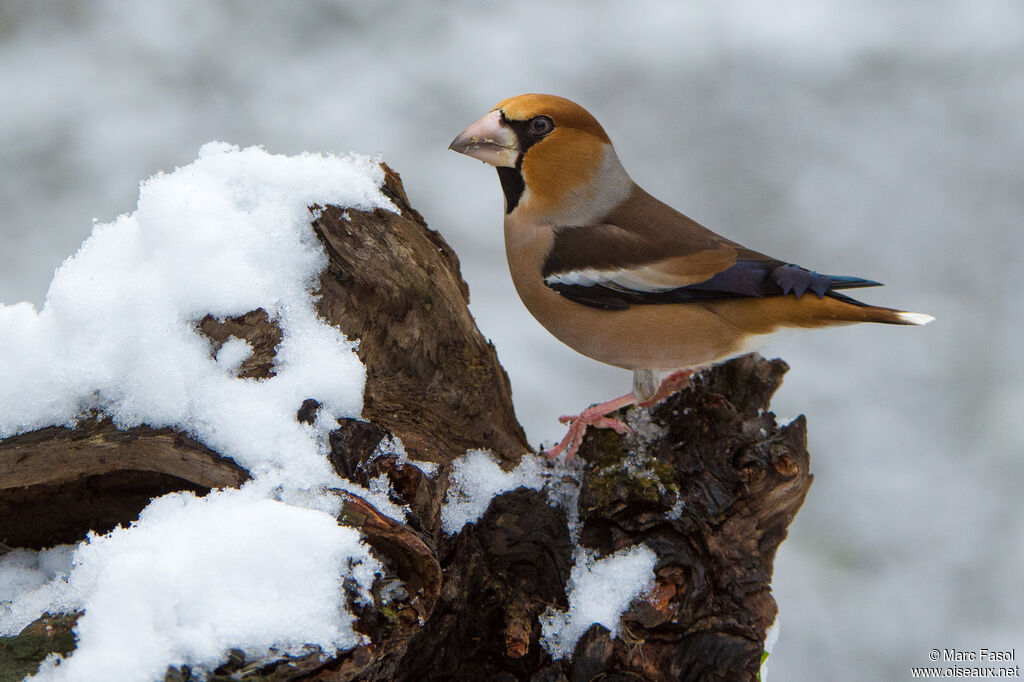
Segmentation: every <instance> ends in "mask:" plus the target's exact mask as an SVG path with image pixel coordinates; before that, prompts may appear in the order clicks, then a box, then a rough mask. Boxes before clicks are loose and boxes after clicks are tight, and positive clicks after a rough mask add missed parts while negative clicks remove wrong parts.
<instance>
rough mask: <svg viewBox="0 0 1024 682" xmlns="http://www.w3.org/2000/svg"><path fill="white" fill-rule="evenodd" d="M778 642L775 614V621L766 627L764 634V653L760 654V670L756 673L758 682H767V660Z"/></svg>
mask: <svg viewBox="0 0 1024 682" xmlns="http://www.w3.org/2000/svg"><path fill="white" fill-rule="evenodd" d="M778 641H779V614H778V613H776V614H775V620H773V621H772V624H771V625H769V626H768V630H767V632H765V633H764V653H762V654H761V669H760V670H759V671H758V673H757V679H758V682H768V659H769V658H770V657H771V655H772V651H773V650H774V649H775V644H776V642H778Z"/></svg>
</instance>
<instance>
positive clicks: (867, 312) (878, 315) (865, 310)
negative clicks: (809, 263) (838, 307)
mask: <svg viewBox="0 0 1024 682" xmlns="http://www.w3.org/2000/svg"><path fill="white" fill-rule="evenodd" d="M826 296H828V297H829V298H834V299H836V300H839V301H842V302H843V303H850V304H852V305H855V306H858V307H859V308H860V309H861V311H860V312H861V313H862V315H863V320H864V321H865V322H881V323H882V324H912V325H917V326H921V325H925V324H928V323H929V322H931V321H933V320H934V319H935V317H933V316H932V315H929V314H927V313H908V312H907V311H905V310H896V309H895V308H881V307H878V306H873V305H868V304H867V303H862V302H860V301H858V300H857V299H855V298H850V297H849V296H846V295H844V294H840V293H836V292H834V291H829V292H828V293H827V294H826Z"/></svg>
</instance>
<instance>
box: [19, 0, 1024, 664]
mask: <svg viewBox="0 0 1024 682" xmlns="http://www.w3.org/2000/svg"><path fill="white" fill-rule="evenodd" d="M584 7H585V9H583V8H584ZM523 92H550V93H555V94H559V95H563V96H566V97H569V98H571V99H574V100H576V101H578V102H580V103H581V104H583V105H584V106H586V107H587V108H588V109H589V110H590V111H591V112H592V113H594V114H595V116H597V118H598V119H599V120H600V121H601V122H602V124H603V125H604V126H605V128H606V130H607V131H608V133H609V134H610V135H611V137H612V139H613V141H614V142H615V144H616V149H617V151H618V153H619V156H620V158H621V159H622V161H623V163H624V164H625V166H626V168H627V169H628V170H629V171H630V173H631V174H632V176H633V177H634V179H635V180H637V182H639V183H640V184H641V185H642V186H644V187H645V188H646V189H647V190H648V191H650V192H651V193H653V194H654V195H655V196H658V197H659V198H662V199H664V200H666V201H667V202H669V203H670V204H672V205H674V206H676V207H677V208H680V209H681V210H683V211H684V212H686V213H687V214H689V215H691V216H692V217H694V218H695V219H697V220H699V221H701V222H703V223H704V224H706V225H708V226H709V227H711V228H712V229H714V230H716V231H719V232H722V233H723V234H725V235H727V236H729V237H731V238H733V239H736V240H738V241H740V242H742V243H744V244H747V245H749V246H751V247H752V248H755V249H758V250H761V251H764V252H766V253H769V254H772V255H775V256H778V257H781V258H785V259H789V260H793V261H795V262H798V263H801V264H803V265H806V266H809V267H812V268H814V269H817V270H819V271H821V272H829V273H833V272H834V273H838V274H850V275H861V276H865V277H869V278H873V279H877V280H880V281H883V282H885V283H886V284H887V285H888V286H887V287H886V288H884V289H876V290H871V291H867V292H866V293H865V295H864V296H863V298H865V299H866V300H868V301H870V302H874V303H880V304H884V305H891V306H896V307H901V308H905V309H909V310H914V311H920V312H927V313H931V314H933V315H935V316H936V317H937V318H938V320H937V321H936V322H935V323H933V324H932V325H930V326H928V327H926V328H920V329H919V328H913V329H908V328H890V327H878V326H875V327H867V326H865V327H858V328H848V329H841V330H836V331H829V332H815V333H813V334H807V335H803V336H798V337H795V338H793V339H789V340H786V341H785V342H783V343H779V344H778V345H776V346H773V347H771V348H769V349H767V350H766V351H765V354H766V355H778V356H781V357H783V358H785V359H786V360H787V362H789V363H790V364H791V366H792V370H791V371H790V373H789V375H788V377H787V380H786V384H785V386H784V387H783V389H782V390H781V391H780V393H779V395H778V396H777V398H776V400H775V407H776V412H777V413H778V414H779V415H780V416H782V417H786V418H789V417H794V416H796V415H797V414H798V413H801V412H802V413H805V414H806V415H807V416H808V419H809V424H810V440H811V443H810V445H811V454H812V468H813V471H814V473H815V474H816V477H817V478H816V480H815V483H814V486H813V487H812V489H811V493H810V496H809V497H808V500H807V503H806V504H805V506H804V508H803V511H802V512H801V513H800V515H799V516H798V517H797V520H796V522H795V524H794V526H793V528H792V533H791V536H790V539H789V541H787V542H786V543H784V544H783V545H782V548H781V550H780V552H779V557H778V561H777V565H776V575H775V590H776V598H777V599H778V602H779V606H780V609H781V624H782V631H781V637H780V639H779V643H778V645H777V648H776V651H775V653H774V654H773V655H772V661H771V665H770V668H771V675H772V678H773V679H776V680H784V681H785V680H819V679H830V680H869V679H871V680H877V679H889V680H898V679H909V677H910V673H909V668H910V666H912V665H913V666H919V665H928V660H927V654H928V652H929V651H930V650H931V649H932V648H940V649H941V648H953V647H956V648H959V649H972V648H981V647H987V648H989V649H996V648H1001V647H1003V648H1009V647H1011V646H1015V647H1017V651H1018V652H1020V651H1021V650H1022V649H1024V618H1022V617H1021V615H1020V607H1021V604H1022V599H1024V514H1021V513H1020V502H1021V499H1022V493H1021V491H1022V490H1024V452H1022V450H1024V447H1022V444H1024V417H1022V416H1021V414H1022V412H1024V391H1022V389H1021V388H1020V387H1021V385H1022V382H1024V368H1022V365H1021V363H1020V359H1019V349H1020V347H1021V339H1022V337H1024V305H1022V303H1021V301H1022V300H1024V299H1022V298H1021V293H1020V291H1019V289H1020V286H1019V285H1020V273H1021V272H1022V268H1024V246H1022V244H1024V241H1022V240H1021V238H1020V236H1019V233H1020V227H1019V224H1020V221H1021V218H1022V216H1024V173H1022V170H1024V169H1022V166H1024V4H1021V3H1020V2H1019V1H1018V0H1002V1H1000V0H980V1H979V0H928V1H925V0H912V1H908V2H902V3H891V2H888V1H887V0H860V1H858V2H854V1H853V0H848V1H846V2H840V1H838V0H832V1H826V2H822V1H812V0H783V1H781V2H774V3H768V4H766V3H757V2H753V1H752V0H751V1H749V2H741V1H738V0H734V1H727V2H723V1H721V0H706V1H701V2H689V3H655V2H632V3H622V2H614V1H611V0H608V1H601V2H588V3H586V4H585V5H584V4H582V3H577V4H570V3H563V2H555V1H553V0H549V1H548V2H544V3H540V2H528V1H522V2H516V3H500V4H499V3H495V2H473V1H471V0H455V1H450V2H444V3H440V2H439V3H400V2H387V1H378V2H373V3H357V2H325V1H322V0H320V1H316V2H312V1H310V2H303V3H296V2H292V1H285V0H274V1H266V0H265V1H263V2H260V3H244V2H200V1H189V2H181V1H178V2H172V1H170V0H168V1H166V2H144V3H125V2H113V1H111V2H99V1H97V2H88V3H87V2H46V3H38V2H32V1H31V0H19V1H12V0H0V208H2V217H0V301H2V302H5V303H14V302H17V301H22V300H27V301H30V302H32V303H34V304H36V305H37V306H38V305H41V304H42V303H43V300H44V297H45V293H46V288H47V285H48V283H49V281H50V279H51V277H52V273H53V269H54V268H55V267H56V266H57V265H58V264H59V263H60V262H61V261H62V260H64V258H66V257H67V256H68V255H70V254H71V253H73V252H74V251H75V250H76V249H77V247H78V245H79V244H80V243H81V242H82V240H83V239H84V238H85V237H86V236H87V235H88V234H89V232H90V230H91V219H92V218H94V217H95V218H97V219H99V220H101V221H109V220H111V219H112V218H114V217H115V216H116V215H117V214H119V213H124V212H130V211H131V210H133V209H134V205H135V201H136V198H137V185H138V182H139V181H140V180H143V179H145V178H146V177H148V176H149V175H151V174H153V173H155V172H157V171H159V170H171V169H173V168H174V167H175V166H178V165H184V164H187V163H189V162H191V161H192V160H193V159H194V158H195V156H196V153H197V150H198V148H199V146H200V145H201V144H203V143H204V142H207V141H209V140H214V139H218V140H225V141H228V142H231V143H234V144H239V145H243V146H244V145H252V144H260V145H263V146H265V147H266V148H267V149H268V150H269V151H271V152H281V153H289V154H291V153H297V152H300V151H304V150H310V151H333V152H339V153H343V152H346V151H349V150H355V151H360V152H364V153H371V154H380V155H381V156H382V157H383V158H384V159H385V160H386V161H387V162H388V163H389V164H391V165H392V166H393V167H394V168H396V169H397V170H398V171H399V172H400V173H401V174H402V177H403V179H404V181H405V186H406V189H407V190H408V193H409V195H410V198H411V199H412V202H413V205H414V206H416V207H417V208H418V209H419V210H420V211H421V212H422V213H423V214H424V216H425V217H426V218H427V220H428V222H429V223H430V224H431V226H432V227H434V228H435V229H437V230H440V231H441V233H442V234H443V235H444V236H445V238H446V239H447V240H448V241H449V242H450V243H451V244H452V245H453V246H454V247H455V249H456V251H457V252H458V254H459V256H460V257H461V259H462V265H463V274H464V276H465V278H466V279H467V281H468V282H469V285H470V289H471V292H472V309H473V313H474V314H475V315H476V318H477V321H478V323H479V325H480V327H481V329H482V330H483V332H484V334H485V335H486V336H488V337H490V338H491V339H492V340H493V341H494V343H495V345H496V346H497V349H498V353H499V355H500V357H501V359H502V362H503V364H504V365H505V367H506V368H507V370H508V372H509V375H510V377H511V380H512V385H513V389H514V393H515V399H516V406H517V409H518V412H519V415H520V418H521V419H522V421H523V423H524V424H525V426H526V428H527V432H528V434H529V436H530V438H531V440H532V441H533V442H535V443H536V442H539V441H541V440H549V439H553V438H555V437H557V436H559V435H560V434H561V427H560V426H559V425H558V423H557V421H556V417H557V416H558V415H559V414H563V413H567V412H574V411H578V410H579V409H580V408H582V407H583V406H585V405H586V404H588V403H590V402H594V401H597V400H598V399H603V398H607V397H610V396H613V395H619V394H621V393H623V392H625V390H627V389H628V387H629V375H628V373H627V372H624V371H620V370H615V369H612V368H608V367H604V366H602V365H599V364H597V363H595V362H592V361H590V360H587V359H585V358H582V357H580V356H577V355H576V354H575V353H573V352H572V351H571V350H569V349H567V348H566V347H563V346H562V345H560V344H559V343H558V342H557V341H556V340H554V339H553V338H552V337H550V336H549V335H548V334H547V333H546V332H545V331H544V330H543V329H542V328H541V327H540V326H539V325H538V324H537V323H535V322H534V321H533V319H532V318H531V317H530V316H529V315H528V314H527V313H526V312H525V310H524V309H523V308H522V307H521V306H520V304H519V301H518V299H517V298H516V295H515V292H514V290H513V289H512V286H511V283H510V281H509V278H508V275H507V272H506V270H505V266H504V253H503V244H502V236H501V219H502V199H501V192H500V189H499V186H498V182H497V178H496V176H495V174H494V171H493V170H492V169H490V168H489V167H484V166H482V165H480V164H475V163H472V162H470V161H469V160H467V159H466V158H465V157H462V156H459V155H456V154H454V153H452V152H450V151H447V149H446V147H447V145H448V143H449V142H450V141H451V139H452V138H453V137H454V136H455V134H456V133H458V132H459V131H460V130H462V129H463V128H464V127H465V126H466V125H468V124H469V123H471V122H472V121H474V120H476V119H477V118H478V117H479V116H480V115H482V114H483V113H485V112H486V111H487V110H488V109H490V107H492V106H493V105H494V104H495V103H496V102H497V101H498V100H500V99H503V98H505V97H508V96H510V95H515V94H519V93H523ZM0 352H2V349H0ZM0 390H2V387H0ZM1018 655H1019V654H1018ZM1018 662H1019V660H1018Z"/></svg>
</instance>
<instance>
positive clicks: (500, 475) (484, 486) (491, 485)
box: [441, 450, 548, 535]
mask: <svg viewBox="0 0 1024 682" xmlns="http://www.w3.org/2000/svg"><path fill="white" fill-rule="evenodd" d="M547 471H548V468H547V467H546V466H545V463H544V462H543V461H542V460H541V459H540V458H539V457H535V456H533V455H526V456H524V457H523V458H522V460H520V462H519V465H518V466H517V467H516V468H515V469H513V470H511V471H505V470H504V469H502V468H501V466H500V465H499V464H498V460H496V459H495V458H494V455H493V454H491V453H490V452H488V451H486V450H470V451H468V452H467V453H466V454H465V455H463V456H462V457H460V458H458V459H456V460H455V461H454V462H452V472H451V474H450V477H449V482H450V483H449V488H448V494H447V495H446V496H445V499H444V506H443V507H442V508H441V530H443V531H444V532H445V533H448V534H449V535H452V534H455V533H458V532H459V531H460V530H462V528H463V526H465V525H466V524H467V523H473V522H475V521H476V520H477V519H479V518H480V517H481V516H483V513H484V512H485V511H487V506H488V505H489V504H490V503H491V500H492V499H494V498H495V497H496V496H498V495H500V494H502V493H505V492H508V491H510V490H515V489H516V488H528V489H530V490H541V489H542V488H543V487H544V484H545V482H546V481H547V478H548V473H547Z"/></svg>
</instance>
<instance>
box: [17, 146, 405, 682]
mask: <svg viewBox="0 0 1024 682" xmlns="http://www.w3.org/2000/svg"><path fill="white" fill-rule="evenodd" d="M381 181H382V171H381V169H380V167H379V165H378V163H377V162H375V161H374V160H372V159H370V158H369V157H365V156H358V155H350V156H347V157H335V156H330V155H316V154H300V155H296V156H282V155H274V154H270V153H268V152H266V151H264V150H263V149H261V148H257V147H250V148H247V149H239V148H238V147H234V146H231V145H227V144H224V143H219V142H215V143H209V144H206V145H204V146H203V147H202V149H201V150H200V152H199V158H198V159H197V160H195V161H194V162H193V163H191V164H189V165H187V166H184V167H182V168H178V169H176V170H175V171H174V172H172V173H158V174H156V175H154V176H153V177H151V178H150V179H149V180H147V181H146V182H144V183H142V185H141V187H140V192H139V201H138V206H137V208H136V210H135V211H134V212H133V213H131V214H127V215H121V216H119V217H118V218H116V219H115V220H113V221H111V222H109V223H103V224H95V225H94V227H93V231H92V234H91V236H90V237H89V238H88V239H86V241H85V242H84V243H83V244H82V245H81V248H79V249H78V251H77V253H75V254H74V255H73V256H71V257H70V258H68V259H67V260H66V261H65V262H64V263H63V264H62V265H61V266H60V267H59V268H58V269H57V271H56V272H55V274H54V278H53V282H52V283H51V285H50V288H49V291H48V292H47V295H46V300H45V302H44V304H43V305H42V307H41V308H40V309H38V310H37V309H36V308H35V307H34V306H33V305H31V304H29V303H19V304H15V305H2V304H0V348H3V349H4V351H3V352H2V353H0V386H2V387H3V391H2V392H0V437H7V436H11V435H15V434H18V433H22V432H24V431H28V430H32V429H37V428H40V427H42V426H47V425H51V424H55V425H67V426H73V425H74V424H75V423H76V422H78V421H79V420H81V419H85V418H93V415H96V414H105V415H109V416H110V417H112V418H113V419H114V422H115V423H116V424H117V425H118V426H120V427H125V428H127V427H132V426H136V425H140V424H147V425H149V426H153V427H165V426H166V427H172V428H175V429H177V430H180V431H183V432H186V433H188V434H190V435H192V436H194V437H195V438H197V439H198V440H200V441H202V442H203V443H205V444H206V445H208V446H209V447H211V448H213V449H214V450H216V451H217V452H219V453H220V454H222V455H225V456H227V457H231V458H233V459H234V460H236V461H237V462H238V463H239V464H241V465H242V466H243V467H245V468H246V469H248V470H249V471H250V473H251V475H252V480H251V481H250V482H248V483H247V484H246V485H245V486H243V487H242V488H241V489H240V490H224V491H219V492H213V493H211V494H210V495H208V496H206V497H204V498H197V497H195V496H194V495H192V494H191V493H181V494H171V495H165V496H163V497H160V498H157V499H155V500H153V501H152V502H151V503H150V504H149V506H147V507H146V509H145V510H144V511H143V512H142V514H141V515H140V517H139V519H138V520H137V521H136V522H134V523H132V524H131V526H130V527H127V528H123V527H119V528H117V529H115V530H113V531H112V532H110V533H108V534H106V535H104V536H96V535H91V536H90V537H88V538H87V539H86V540H85V541H83V542H81V543H79V544H78V545H77V546H75V547H68V546H65V547H57V548H52V549H48V550H43V551H41V552H28V551H25V550H15V551H13V552H10V553H8V554H7V555H5V556H3V557H0V633H2V634H16V633H17V632H19V631H20V630H21V629H22V628H23V627H24V626H25V625H27V624H28V623H30V622H32V621H33V620H35V619H36V618H38V617H39V616H40V615H41V614H42V613H44V612H73V611H80V610H81V611H84V615H82V616H81V618H80V619H79V620H78V623H77V626H76V634H77V636H78V647H77V649H76V651H75V652H73V654H72V655H71V656H70V657H69V658H68V659H67V660H61V659H59V658H58V657H51V659H50V660H48V662H47V664H46V665H45V666H44V669H43V670H42V672H41V673H40V674H39V677H40V678H41V679H52V680H94V679H117V680H150V679H158V678H162V676H163V674H164V671H165V670H166V669H167V667H168V666H169V665H183V664H184V665H190V666H193V667H195V668H197V669H198V670H208V669H212V668H213V667H216V665H217V664H218V663H219V662H220V661H221V659H222V658H223V655H224V652H225V651H226V650H227V649H231V648H235V649H242V650H244V651H245V652H246V653H247V657H248V658H250V659H251V658H259V657H262V656H266V655H269V654H270V652H272V651H276V652H289V653H299V652H300V650H302V649H303V647H305V646H307V645H314V646H319V647H321V648H322V649H324V650H325V651H333V650H334V649H337V648H347V647H352V646H354V645H356V644H358V643H359V642H360V636H359V635H357V634H356V633H355V632H354V631H353V629H352V622H353V616H352V614H351V613H350V612H349V611H348V607H347V605H346V594H347V592H346V590H345V589H343V582H344V583H346V584H347V585H348V586H349V587H351V588H352V589H354V591H355V597H356V598H357V599H363V600H365V599H369V589H370V586H371V584H372V582H373V579H374V576H375V575H376V574H378V573H380V572H381V567H380V565H379V564H378V562H377V561H376V560H375V559H373V558H372V557H371V556H370V554H369V552H368V549H367V547H366V546H365V545H364V544H363V543H362V541H361V539H360V535H359V533H358V532H357V531H355V530H353V529H351V528H346V527H343V526H339V525H338V523H337V521H336V518H335V516H336V514H337V512H338V511H339V509H340V505H341V499H340V497H339V495H338V493H337V490H338V489H341V490H349V491H352V492H354V493H355V494H358V495H361V496H362V497H364V498H365V499H367V500H368V501H369V502H371V503H372V504H374V505H375V506H376V507H377V508H378V509H380V511H382V512H383V513H385V514H389V515H392V516H394V517H395V518H399V519H402V518H404V513H405V510H404V509H403V508H401V507H399V506H397V505H395V504H393V503H392V502H391V501H390V500H389V486H388V485H387V481H386V480H375V481H374V482H373V486H372V487H373V489H372V490H366V489H364V488H361V487H360V486H358V485H356V484H354V483H352V482H349V481H346V480H343V479H341V478H339V477H338V476H337V474H335V473H334V471H333V469H332V468H331V466H330V464H329V463H328V461H327V458H326V457H325V456H324V455H325V453H326V448H327V435H328V433H329V432H330V430H331V429H332V428H333V427H334V426H335V425H336V423H337V421H336V420H337V418H339V417H356V418H357V417H358V416H359V414H360V412H361V410H362V391H363V384H364V382H365V368H364V367H363V365H362V364H361V363H360V362H359V360H358V358H357V356H356V354H355V344H354V343H353V342H351V341H349V340H348V339H346V338H345V336H344V335H343V333H342V332H341V331H340V330H338V329H337V328H335V327H333V326H331V325H330V324H328V323H327V322H326V321H324V320H322V319H320V318H319V317H318V316H317V314H316V310H315V299H314V296H313V294H312V291H313V289H314V287H315V286H316V282H317V278H318V276H319V274H320V272H321V271H322V270H323V268H324V267H325V265H326V257H325V255H324V253H323V251H322V248H321V246H320V243H319V241H318V240H317V238H316V236H315V235H314V234H313V231H312V229H311V228H310V221H311V217H312V216H311V214H310V212H309V209H308V207H309V206H311V205H314V204H328V203H330V204H336V205H342V206H348V207H351V208H358V209H372V208H376V207H384V208H393V206H392V205H391V203H390V202H389V201H388V200H387V199H386V198H385V197H384V196H383V195H382V194H381V193H380V191H379V189H378V187H379V185H380V183H381ZM257 308H262V309H264V310H265V311H266V312H267V314H268V316H269V318H270V319H271V320H273V321H275V322H276V323H277V325H278V326H279V327H280V329H281V332H282V339H281V342H280V343H279V345H278V347H277V349H276V357H275V364H274V371H275V375H274V376H272V377H269V378H266V379H261V380H255V379H244V378H240V377H238V376H237V372H238V369H239V366H240V365H241V363H242V362H244V361H245V359H246V358H247V357H249V356H250V355H251V354H252V348H251V347H250V345H249V344H248V343H247V342H246V341H245V340H243V339H238V338H229V339H228V340H227V341H226V342H225V343H224V344H223V345H222V346H221V347H220V349H219V350H218V351H217V353H216V356H215V357H212V356H211V350H212V347H211V342H210V341H209V339H207V338H206V337H205V336H203V335H202V334H201V333H200V332H199V331H198V328H197V324H198V322H199V321H200V320H201V319H202V318H204V317H205V316H206V315H213V316H214V317H218V318H223V317H228V316H234V315H241V314H243V313H246V312H248V311H251V310H255V309H257ZM307 398H313V399H315V400H317V401H318V402H319V403H320V404H321V408H320V409H319V411H318V414H317V419H316V420H315V422H314V424H313V425H307V424H301V423H299V422H298V421H297V420H296V417H295V415H296V412H297V410H298V408H299V406H300V405H301V404H302V402H303V400H305V399H307Z"/></svg>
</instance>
